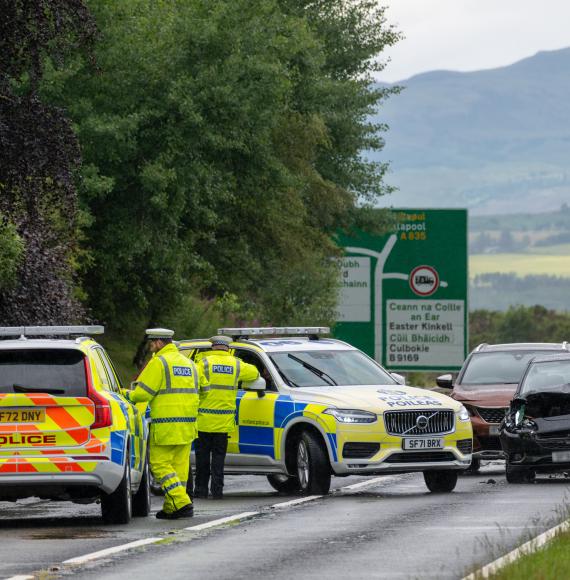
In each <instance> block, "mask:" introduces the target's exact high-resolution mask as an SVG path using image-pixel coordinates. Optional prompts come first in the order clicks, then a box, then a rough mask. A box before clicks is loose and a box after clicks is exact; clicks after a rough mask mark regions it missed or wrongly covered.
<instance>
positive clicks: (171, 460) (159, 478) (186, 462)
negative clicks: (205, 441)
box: [149, 442, 192, 513]
mask: <svg viewBox="0 0 570 580" xmlns="http://www.w3.org/2000/svg"><path fill="white" fill-rule="evenodd" d="M190 447H191V444H190V443H188V444H186V445H156V444H155V443H152V442H151V444H150V457H149V460H150V469H151V471H152V475H153V477H154V479H155V481H156V482H157V483H158V484H159V485H160V487H161V488H162V490H163V491H164V505H163V507H162V509H163V510H164V511H165V512H166V513H172V512H175V511H176V510H179V509H180V508H183V507H184V506H186V505H188V504H191V503H192V500H191V499H190V496H189V495H188V494H187V493H186V481H187V478H188V469H189V467H190Z"/></svg>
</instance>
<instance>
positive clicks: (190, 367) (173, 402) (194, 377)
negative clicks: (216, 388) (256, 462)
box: [129, 344, 207, 445]
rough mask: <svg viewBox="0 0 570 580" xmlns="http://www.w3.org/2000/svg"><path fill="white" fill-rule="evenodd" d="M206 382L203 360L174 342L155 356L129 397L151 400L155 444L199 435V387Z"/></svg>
mask: <svg viewBox="0 0 570 580" xmlns="http://www.w3.org/2000/svg"><path fill="white" fill-rule="evenodd" d="M205 385H207V381H206V379H205V377H204V373H203V367H202V363H198V364H197V365H196V364H194V362H192V361H191V360H189V359H188V358H187V357H185V356H184V355H183V354H181V353H180V352H179V351H178V349H177V348H176V346H175V345H174V344H168V345H166V346H165V347H164V348H162V349H161V350H160V351H159V352H158V353H156V355H154V356H153V358H152V359H151V360H150V361H149V363H148V364H147V365H146V367H145V368H144V369H143V371H142V372H141V374H140V375H139V377H138V378H137V380H136V381H135V382H134V383H133V384H132V387H133V390H132V391H131V392H130V393H129V399H130V400H131V401H133V402H134V403H141V402H148V403H149V407H150V417H151V426H150V433H151V441H152V442H153V443H154V444H156V445H183V444H188V443H190V442H191V441H192V440H193V439H195V438H196V436H197V429H196V420H197V415H198V401H199V395H198V391H199V389H200V388H201V387H203V386H205Z"/></svg>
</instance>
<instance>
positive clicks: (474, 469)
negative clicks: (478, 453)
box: [465, 457, 481, 474]
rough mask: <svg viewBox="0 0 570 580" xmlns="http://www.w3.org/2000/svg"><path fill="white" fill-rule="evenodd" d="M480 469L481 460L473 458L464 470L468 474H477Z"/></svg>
mask: <svg viewBox="0 0 570 580" xmlns="http://www.w3.org/2000/svg"><path fill="white" fill-rule="evenodd" d="M480 469H481V460H480V459H479V458H478V457H473V459H472V460H471V465H470V466H469V467H468V468H467V469H466V470H465V472H466V473H468V474H474V473H479V470H480Z"/></svg>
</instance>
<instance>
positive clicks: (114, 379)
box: [98, 349, 121, 393]
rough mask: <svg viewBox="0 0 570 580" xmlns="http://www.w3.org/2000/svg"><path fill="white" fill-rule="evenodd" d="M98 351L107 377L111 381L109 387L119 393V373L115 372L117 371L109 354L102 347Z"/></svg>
mask: <svg viewBox="0 0 570 580" xmlns="http://www.w3.org/2000/svg"><path fill="white" fill-rule="evenodd" d="M98 352H99V354H100V356H101V359H102V360H103V364H104V365H105V368H106V369H107V372H108V375H109V379H110V381H111V383H110V384H111V388H112V389H113V391H115V392H116V393H120V392H121V381H120V380H119V375H118V374H117V371H116V370H115V367H114V365H113V363H112V362H111V359H110V358H109V355H108V354H107V353H106V352H105V351H104V350H103V349H100V350H98Z"/></svg>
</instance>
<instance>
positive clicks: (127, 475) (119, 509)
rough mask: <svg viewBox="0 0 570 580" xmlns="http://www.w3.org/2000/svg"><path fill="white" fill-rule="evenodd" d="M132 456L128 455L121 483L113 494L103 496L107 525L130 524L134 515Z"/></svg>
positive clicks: (104, 516)
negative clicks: (130, 460)
mask: <svg viewBox="0 0 570 580" xmlns="http://www.w3.org/2000/svg"><path fill="white" fill-rule="evenodd" d="M129 457H130V454H129V453H127V460H126V461H125V471H124V473H123V479H121V483H119V486H118V487H117V489H116V490H115V491H114V492H113V493H106V494H103V495H102V496H101V514H102V516H103V521H104V522H105V523H106V524H128V523H129V522H130V521H131V517H132V513H133V503H132V496H131V466H130V462H129Z"/></svg>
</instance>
